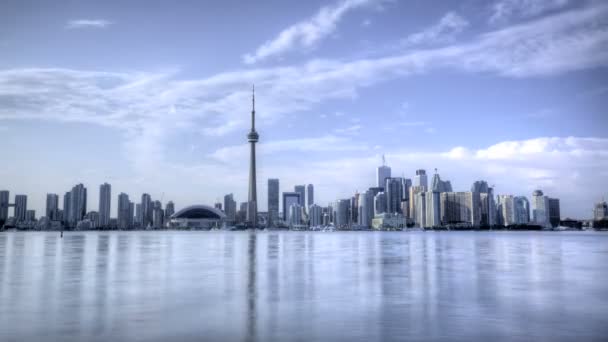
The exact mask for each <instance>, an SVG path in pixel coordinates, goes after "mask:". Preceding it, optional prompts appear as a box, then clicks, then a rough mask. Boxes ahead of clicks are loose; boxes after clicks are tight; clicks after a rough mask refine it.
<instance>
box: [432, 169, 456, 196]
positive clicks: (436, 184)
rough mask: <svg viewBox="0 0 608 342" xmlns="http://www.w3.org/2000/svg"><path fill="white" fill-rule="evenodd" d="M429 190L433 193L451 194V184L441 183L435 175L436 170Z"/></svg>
mask: <svg viewBox="0 0 608 342" xmlns="http://www.w3.org/2000/svg"><path fill="white" fill-rule="evenodd" d="M430 190H431V191H434V192H452V183H450V181H442V180H441V177H439V174H438V173H437V169H435V175H433V184H431V189H430Z"/></svg>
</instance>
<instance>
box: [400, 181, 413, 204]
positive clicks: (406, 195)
mask: <svg viewBox="0 0 608 342" xmlns="http://www.w3.org/2000/svg"><path fill="white" fill-rule="evenodd" d="M401 179H402V181H403V185H402V186H401V188H402V189H403V195H402V196H401V198H403V199H404V200H409V199H410V188H411V187H412V180H411V179H409V178H401Z"/></svg>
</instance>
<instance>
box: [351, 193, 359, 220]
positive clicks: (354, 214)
mask: <svg viewBox="0 0 608 342" xmlns="http://www.w3.org/2000/svg"><path fill="white" fill-rule="evenodd" d="M360 196H361V195H360V194H359V192H358V191H357V192H355V195H354V196H353V197H352V198H351V199H350V222H352V223H358V222H359V198H360Z"/></svg>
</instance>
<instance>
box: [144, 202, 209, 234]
mask: <svg viewBox="0 0 608 342" xmlns="http://www.w3.org/2000/svg"><path fill="white" fill-rule="evenodd" d="M153 208H154V209H153V214H152V226H153V227H154V229H161V228H163V223H164V222H165V218H164V214H165V212H164V211H163V205H162V203H160V201H154V203H153ZM215 209H217V210H219V211H221V209H218V208H215Z"/></svg>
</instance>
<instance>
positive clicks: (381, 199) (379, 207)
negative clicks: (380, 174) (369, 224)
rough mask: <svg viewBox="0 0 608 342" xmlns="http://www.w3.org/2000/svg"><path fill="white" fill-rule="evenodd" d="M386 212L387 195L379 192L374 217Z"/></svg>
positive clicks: (375, 202)
mask: <svg viewBox="0 0 608 342" xmlns="http://www.w3.org/2000/svg"><path fill="white" fill-rule="evenodd" d="M385 212H386V194H385V193H384V192H379V193H378V194H377V195H376V196H375V197H374V215H378V214H382V213H385Z"/></svg>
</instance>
